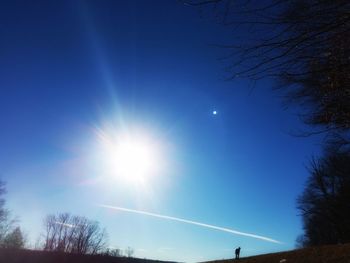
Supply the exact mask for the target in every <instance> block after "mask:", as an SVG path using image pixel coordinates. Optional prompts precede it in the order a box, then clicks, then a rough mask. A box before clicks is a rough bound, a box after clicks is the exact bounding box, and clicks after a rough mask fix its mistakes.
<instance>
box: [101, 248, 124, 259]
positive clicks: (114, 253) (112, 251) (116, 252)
mask: <svg viewBox="0 0 350 263" xmlns="http://www.w3.org/2000/svg"><path fill="white" fill-rule="evenodd" d="M105 254H106V255H108V256H111V257H122V256H123V252H122V250H121V249H119V248H107V250H106V252H105Z"/></svg>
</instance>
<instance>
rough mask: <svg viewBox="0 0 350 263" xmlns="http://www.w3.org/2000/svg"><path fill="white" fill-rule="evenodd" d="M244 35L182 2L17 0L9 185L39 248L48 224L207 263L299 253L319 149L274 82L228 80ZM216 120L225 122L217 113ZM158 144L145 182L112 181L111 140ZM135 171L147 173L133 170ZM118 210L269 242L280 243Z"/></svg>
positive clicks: (4, 37) (0, 105)
mask: <svg viewBox="0 0 350 263" xmlns="http://www.w3.org/2000/svg"><path fill="white" fill-rule="evenodd" d="M232 37H235V36H234V35H231V34H230V31H229V30H227V29H225V28H222V27H221V26H219V25H217V24H215V23H213V21H210V20H209V19H202V18H201V17H200V15H199V13H198V10H196V9H195V8H191V7H189V6H185V5H182V4H181V3H180V2H178V1H6V2H3V3H2V6H1V9H0V38H1V41H0V58H1V59H0V67H1V71H0V121H1V122H0V123H1V129H0V174H1V179H2V180H4V181H6V182H7V189H8V194H7V197H6V199H7V207H8V208H9V209H11V210H12V212H13V214H14V215H17V216H18V217H19V218H20V224H21V226H22V227H23V229H24V231H25V232H26V233H27V234H28V239H29V241H30V242H31V244H32V245H34V244H35V242H36V240H37V239H38V237H39V236H40V233H41V232H42V230H43V227H42V221H43V218H44V217H45V215H47V214H49V213H56V212H66V211H67V212H71V213H73V214H77V215H83V216H86V217H88V218H90V219H94V220H98V221H99V222H100V223H101V225H102V226H104V227H106V229H107V231H108V233H109V240H110V245H111V246H112V247H120V248H125V247H127V246H130V247H133V248H134V249H135V256H138V257H147V258H154V259H164V260H178V261H188V262H193V261H202V260H210V259H221V258H229V257H232V256H233V248H234V247H237V246H241V247H242V256H247V255H253V254H260V253H267V252H274V251H281V250H287V249H292V248H293V247H294V241H295V238H296V236H297V235H298V234H300V233H301V231H302V230H301V220H300V218H299V217H298V216H297V215H298V211H297V210H296V208H295V207H296V205H295V199H296V197H297V195H298V194H299V193H300V192H301V191H302V189H303V184H304V182H305V180H306V177H307V171H306V169H305V165H306V164H307V162H308V159H309V158H310V157H311V156H312V155H313V154H317V153H318V151H319V145H318V139H317V138H315V137H312V138H307V139H301V138H296V137H293V136H291V135H290V134H289V131H291V130H298V129H303V128H304V127H303V126H301V123H300V121H299V120H298V118H297V117H296V114H295V112H296V109H292V110H287V111H284V110H283V109H282V107H281V103H282V100H281V98H280V95H281V94H279V93H276V92H273V91H272V90H271V85H272V82H271V81H270V80H264V81H262V82H259V83H258V84H257V86H256V89H255V90H254V92H253V93H250V88H249V85H250V83H249V82H248V81H244V80H234V81H230V82H227V81H224V78H225V72H224V70H223V65H222V64H221V63H220V62H219V61H218V60H217V59H218V58H219V57H220V55H222V54H223V51H222V50H220V49H217V48H214V47H213V46H212V45H210V44H213V43H222V42H225V41H229V39H230V38H232ZM213 110H216V111H217V114H216V115H213V114H212V112H213ZM120 130H123V131H124V132H125V131H127V132H131V133H133V134H134V133H137V134H141V135H142V136H144V137H147V138H151V139H150V140H151V141H152V142H154V144H156V145H157V151H158V152H157V153H158V157H157V158H158V159H157V164H158V165H159V167H160V168H159V169H158V170H157V175H155V176H150V177H149V178H147V179H146V182H144V184H138V183H135V182H132V181H129V180H127V179H126V178H125V177H124V178H112V176H110V175H107V174H108V172H110V171H106V170H107V169H106V166H105V165H106V162H105V160H103V159H104V157H103V155H100V154H99V150H100V145H99V144H100V143H101V142H100V140H99V138H98V135H99V134H100V133H103V134H108V133H113V132H114V131H115V132H116V133H118V131H120ZM135 165H137V164H135ZM97 204H108V205H114V206H120V207H126V208H130V209H136V210H143V211H148V212H153V213H158V214H162V215H167V216H173V217H179V218H184V219H187V220H193V221H198V222H201V223H206V224H211V225H215V226H220V227H226V228H230V229H234V230H238V231H243V232H248V233H253V234H258V235H263V236H267V237H270V238H273V239H276V240H279V241H281V242H283V243H282V244H275V243H271V242H266V241H263V240H258V239H254V238H249V237H244V236H239V235H233V234H230V233H225V232H220V231H217V230H211V229H207V228H204V227H200V226H195V225H189V224H185V223H181V222H175V221H169V220H165V219H161V218H154V217H149V216H146V215H140V214H133V213H128V212H122V211H112V210H108V209H105V208H102V207H99V206H97Z"/></svg>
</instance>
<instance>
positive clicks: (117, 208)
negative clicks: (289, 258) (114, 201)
mask: <svg viewBox="0 0 350 263" xmlns="http://www.w3.org/2000/svg"><path fill="white" fill-rule="evenodd" d="M98 206H99V207H104V208H109V209H113V210H119V211H124V212H129V213H135V214H141V215H147V216H153V217H158V218H163V219H168V220H173V221H178V222H182V223H186V224H192V225H197V226H202V227H206V228H211V229H215V230H219V231H223V232H227V233H231V234H235V235H240V236H246V237H252V238H256V239H260V240H264V241H267V242H272V243H277V244H282V242H280V241H278V240H275V239H272V238H269V237H264V236H259V235H255V234H250V233H245V232H241V231H237V230H233V229H229V228H225V227H219V226H214V225H208V224H204V223H201V222H196V221H192V220H187V219H183V218H178V217H172V216H166V215H160V214H155V213H150V212H146V211H142V210H135V209H129V208H124V207H118V206H111V205H102V204H100V205H98Z"/></svg>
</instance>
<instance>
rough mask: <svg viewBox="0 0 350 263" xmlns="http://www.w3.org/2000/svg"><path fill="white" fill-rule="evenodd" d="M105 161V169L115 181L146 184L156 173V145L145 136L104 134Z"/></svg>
mask: <svg viewBox="0 0 350 263" xmlns="http://www.w3.org/2000/svg"><path fill="white" fill-rule="evenodd" d="M102 144H103V145H102V146H103V159H104V165H105V169H106V171H107V172H108V174H110V175H111V176H113V177H114V178H115V179H119V180H122V181H124V182H132V183H145V182H147V181H148V180H150V178H151V177H152V176H153V175H154V174H155V173H156V170H157V167H158V162H157V152H156V144H155V143H152V141H151V140H150V139H149V138H147V137H145V136H139V135H138V136H137V135H135V134H122V135H120V134H119V135H118V134H117V135H115V136H110V135H108V134H104V136H103V141H102Z"/></svg>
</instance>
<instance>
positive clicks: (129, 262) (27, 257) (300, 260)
mask: <svg viewBox="0 0 350 263" xmlns="http://www.w3.org/2000/svg"><path fill="white" fill-rule="evenodd" d="M243 252H244V250H243ZM282 259H285V260H286V261H285V263H350V244H345V245H331V246H321V247H314V248H306V249H299V250H293V251H288V252H280V253H273V254H266V255H260V256H254V257H247V258H242V259H239V260H233V259H231V260H216V261H210V263H231V262H232V263H233V262H234V263H238V262H239V263H279V262H280V261H281V260H282ZM0 263H166V262H164V261H156V260H145V259H137V258H126V257H122V258H113V257H108V256H89V255H85V256H81V255H73V254H63V253H55V252H44V251H32V250H7V249H0ZM167 263H170V262H167Z"/></svg>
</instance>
